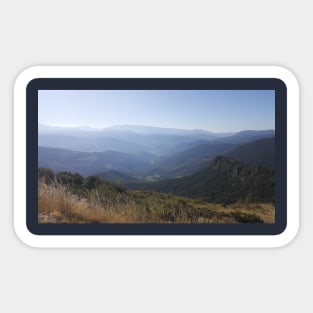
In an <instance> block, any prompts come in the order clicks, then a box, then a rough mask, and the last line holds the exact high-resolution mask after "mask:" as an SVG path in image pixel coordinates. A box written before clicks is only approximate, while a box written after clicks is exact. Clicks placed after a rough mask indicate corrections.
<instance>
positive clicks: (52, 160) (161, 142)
mask: <svg viewBox="0 0 313 313" xmlns="http://www.w3.org/2000/svg"><path fill="white" fill-rule="evenodd" d="M39 126H40V129H43V128H45V125H39ZM47 128H48V129H50V132H51V133H49V134H48V133H46V132H43V134H39V136H38V144H39V155H38V158H39V159H38V164H39V166H44V167H49V168H51V169H53V170H54V171H60V170H65V171H72V172H79V173H81V174H83V175H91V174H99V173H102V174H101V175H102V176H103V178H105V179H108V180H112V181H114V180H121V181H127V182H128V181H130V180H131V178H133V180H134V181H136V180H138V179H141V180H145V179H147V180H148V181H149V180H151V179H153V180H155V179H156V180H159V179H166V178H175V177H181V176H186V175H190V174H192V173H195V172H196V171H199V170H201V169H203V168H205V167H206V166H207V165H208V164H209V162H210V161H211V160H212V159H213V158H215V157H217V156H218V155H227V156H229V157H231V158H234V159H238V160H242V161H245V162H247V163H251V164H256V165H265V166H269V167H273V166H274V163H275V155H274V138H272V139H271V138H266V137H268V136H270V135H271V134H274V131H271V130H265V131H242V132H239V133H237V134H234V135H232V136H226V137H222V138H221V137H219V138H217V137H218V135H216V134H215V135H214V136H215V137H214V139H213V140H212V139H208V138H211V136H212V134H214V133H210V132H206V131H202V130H177V129H164V128H158V127H147V126H127V125H125V126H115V127H110V128H107V129H105V131H104V132H103V131H102V130H92V131H90V130H89V128H85V127H76V128H66V130H64V129H63V128H60V127H50V126H47ZM40 129H39V130H40ZM61 131H62V132H63V133H62V132H61ZM53 132H54V133H53ZM73 132H74V133H75V134H74V135H73ZM136 132H137V133H136ZM64 133H66V134H64ZM82 133H83V135H82ZM178 133H179V135H178ZM183 133H184V134H185V135H182V134H183ZM186 134H187V135H186ZM203 135H205V136H208V137H206V138H207V139H203ZM224 135H225V134H224ZM262 136H265V138H263V139H264V140H263V141H262V140H260V141H258V140H259V139H258V140H255V141H252V142H251V138H252V139H253V138H259V137H262ZM266 139H268V140H266ZM227 140H229V141H231V142H230V143H229V142H226V141H227ZM238 140H239V141H240V142H242V141H244V142H245V143H243V144H242V143H241V144H240V143H237V141H238ZM246 142H248V143H246ZM265 148H266V149H265ZM49 149H50V150H49ZM47 151H49V153H48V152H47ZM109 171H113V172H111V173H107V174H105V173H106V172H109ZM114 171H115V172H114Z"/></svg>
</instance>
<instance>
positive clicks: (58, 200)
mask: <svg viewBox="0 0 313 313" xmlns="http://www.w3.org/2000/svg"><path fill="white" fill-rule="evenodd" d="M38 222H39V223H69V224H73V223H219V224H221V223H223V224H228V223H275V207H274V204H272V203H235V204H229V205H226V204H216V203H207V202H205V201H201V200H198V199H190V198H186V197H179V196H175V195H171V194H164V193H156V192H146V191H139V190H133V191H131V190H123V191H121V192H118V193H116V192H114V193H112V192H106V191H101V190H92V191H91V192H90V193H88V194H87V195H85V196H84V197H82V196H78V195H76V194H75V193H73V192H71V191H70V189H69V188H67V187H66V186H63V185H59V184H46V183H45V182H44V181H39V183H38Z"/></svg>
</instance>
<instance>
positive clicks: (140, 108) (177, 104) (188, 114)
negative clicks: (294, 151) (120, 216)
mask: <svg viewBox="0 0 313 313" xmlns="http://www.w3.org/2000/svg"><path fill="white" fill-rule="evenodd" d="M38 103H39V104H38V122H39V123H42V124H46V125H54V126H69V127H73V126H90V127H96V128H105V127H110V126H114V125H147V126H156V127H168V128H179V129H203V130H208V131H215V132H235V131H240V130H248V129H254V130H260V129H274V128H275V91H274V90H40V91H39V92H38Z"/></svg>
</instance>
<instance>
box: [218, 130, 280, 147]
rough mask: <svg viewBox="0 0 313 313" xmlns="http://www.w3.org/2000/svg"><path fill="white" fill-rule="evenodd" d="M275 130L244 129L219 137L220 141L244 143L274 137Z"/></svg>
mask: <svg viewBox="0 0 313 313" xmlns="http://www.w3.org/2000/svg"><path fill="white" fill-rule="evenodd" d="M274 136H275V131H274V130H272V129H269V130H243V131H241V132H238V133H236V134H234V135H232V136H229V137H224V138H221V139H219V141H220V142H227V143H235V144H244V143H248V142H251V141H255V140H258V139H262V138H269V137H274Z"/></svg>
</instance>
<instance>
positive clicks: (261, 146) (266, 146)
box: [225, 137, 275, 168]
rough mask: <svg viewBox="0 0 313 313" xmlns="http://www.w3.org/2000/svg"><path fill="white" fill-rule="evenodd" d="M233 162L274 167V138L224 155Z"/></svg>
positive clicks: (243, 146)
mask: <svg viewBox="0 0 313 313" xmlns="http://www.w3.org/2000/svg"><path fill="white" fill-rule="evenodd" d="M225 156H227V157H230V158H232V159H235V160H239V161H244V162H246V163H248V164H252V165H261V166H266V167H269V168H274V167H275V137H271V138H265V139H259V140H256V141H253V142H250V143H247V144H244V145H241V146H239V147H237V148H235V149H234V150H232V151H230V152H228V153H226V154H225Z"/></svg>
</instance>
